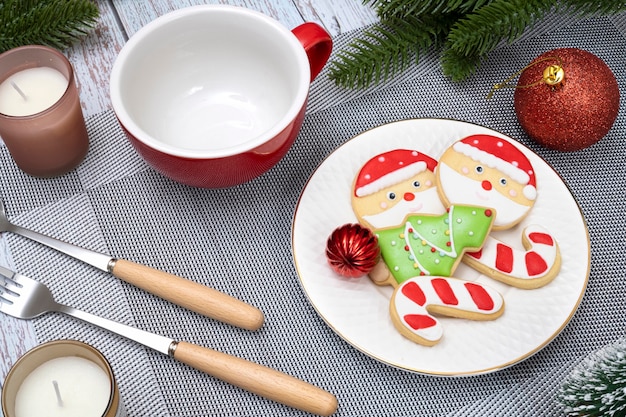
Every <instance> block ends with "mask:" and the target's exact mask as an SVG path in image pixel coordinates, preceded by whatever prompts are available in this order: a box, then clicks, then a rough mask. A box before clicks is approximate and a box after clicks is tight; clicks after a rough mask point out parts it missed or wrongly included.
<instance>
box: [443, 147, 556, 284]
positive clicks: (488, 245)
mask: <svg viewBox="0 0 626 417" xmlns="http://www.w3.org/2000/svg"><path fill="white" fill-rule="evenodd" d="M437 189H438V191H439V194H440V196H441V198H442V199H443V200H444V203H445V204H477V205H484V206H487V207H491V208H494V209H495V211H496V213H497V215H496V219H495V222H494V226H493V228H494V230H503V229H510V228H512V227H514V226H515V225H517V224H519V222H521V221H522V220H523V219H524V218H525V217H526V215H527V214H528V212H529V211H530V210H531V209H532V207H533V206H534V204H535V201H536V199H537V179H536V177H535V172H534V169H533V167H532V164H531V162H530V161H529V160H528V158H527V157H526V155H524V153H523V152H522V151H520V150H519V149H518V148H517V147H516V146H514V145H513V144H512V143H510V142H509V141H507V140H505V139H502V138H498V137H495V136H491V135H472V136H468V137H466V138H464V139H462V140H460V141H458V142H455V143H454V144H453V145H452V146H451V147H449V148H448V149H447V150H446V151H445V152H444V153H443V155H442V156H441V158H440V159H439V164H438V166H437ZM520 240H521V243H522V244H523V248H524V249H523V250H522V249H516V246H519V242H502V241H500V240H498V239H495V238H494V237H489V238H488V239H487V240H486V241H485V243H484V245H483V248H482V250H481V251H480V252H479V253H476V254H467V255H466V256H465V258H464V262H466V263H467V264H468V265H470V266H472V267H473V268H474V269H476V270H478V271H480V272H482V273H483V274H485V275H487V276H490V277H491V278H494V279H496V280H498V281H501V282H504V283H506V284H508V285H511V286H514V287H518V288H524V289H533V288H539V287H542V286H544V285H546V284H548V283H549V282H551V281H552V280H553V279H554V278H555V277H556V276H557V274H558V273H559V270H560V268H561V256H560V252H559V247H558V243H557V241H556V239H555V238H554V237H553V236H552V235H551V234H550V233H549V231H547V230H546V229H545V228H544V227H542V226H540V225H531V226H528V227H527V228H526V230H524V231H523V232H522V236H521V237H520Z"/></svg>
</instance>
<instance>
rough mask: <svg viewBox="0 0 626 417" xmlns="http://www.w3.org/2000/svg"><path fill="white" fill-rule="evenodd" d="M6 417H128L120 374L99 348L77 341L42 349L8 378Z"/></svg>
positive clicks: (31, 353)
mask: <svg viewBox="0 0 626 417" xmlns="http://www.w3.org/2000/svg"><path fill="white" fill-rule="evenodd" d="M0 403H1V404H2V413H0V415H4V416H5V417H42V416H46V417H74V416H80V417H125V416H126V410H125V409H124V405H123V403H122V401H121V398H120V394H119V390H118V389H117V382H116V381H115V375H113V370H112V369H111V366H110V364H109V362H108V361H107V359H106V358H105V357H104V356H103V355H102V353H100V352H99V351H98V350H97V349H96V348H94V347H93V346H90V345H88V344H86V343H83V342H79V341H76V340H55V341H52V342H48V343H44V344H42V345H39V346H37V347H35V348H33V349H31V350H30V351H28V352H27V353H26V354H24V355H23V356H22V357H20V358H19V359H18V361H17V362H16V363H15V364H14V365H13V366H12V367H11V369H10V370H9V373H8V374H7V376H6V378H5V380H4V385H3V387H2V393H1V397H0Z"/></svg>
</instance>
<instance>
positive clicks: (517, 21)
mask: <svg viewBox="0 0 626 417" xmlns="http://www.w3.org/2000/svg"><path fill="white" fill-rule="evenodd" d="M556 2H557V0H553V1H541V0H512V1H510V0H496V1H494V2H492V3H490V4H488V5H486V6H484V7H481V8H480V9H479V10H476V11H475V12H473V13H470V14H467V15H466V16H465V17H464V18H462V19H459V21H458V22H456V24H455V25H454V26H453V27H452V30H450V34H449V35H448V40H447V42H446V46H447V48H448V49H451V50H453V51H455V52H456V53H459V54H462V55H466V56H473V55H484V54H486V53H488V52H491V51H492V50H493V49H495V48H496V46H498V44H499V43H500V42H501V41H502V40H506V41H508V42H512V41H513V40H515V39H517V38H518V37H519V36H521V35H522V33H524V31H525V30H526V29H527V28H528V27H529V26H531V25H533V24H534V23H535V22H536V21H537V20H539V19H540V18H542V17H544V15H545V14H546V13H547V12H549V11H550V10H551V9H552V8H553V6H554V5H555V4H556Z"/></svg>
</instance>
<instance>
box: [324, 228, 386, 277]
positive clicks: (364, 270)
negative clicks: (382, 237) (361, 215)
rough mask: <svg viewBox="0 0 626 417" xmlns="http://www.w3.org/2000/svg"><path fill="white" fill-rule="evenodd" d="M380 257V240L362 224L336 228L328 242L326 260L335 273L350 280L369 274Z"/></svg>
mask: <svg viewBox="0 0 626 417" xmlns="http://www.w3.org/2000/svg"><path fill="white" fill-rule="evenodd" d="M379 257H380V247H379V246H378V239H377V238H376V236H375V235H374V233H372V231H371V230H370V229H368V228H366V227H363V226H361V225H360V224H345V225H343V226H340V227H338V228H336V229H335V230H334V231H333V232H332V233H331V235H330V237H329V238H328V241H327V242H326V259H327V260H328V264H329V265H330V266H331V268H332V269H333V271H335V272H336V273H338V274H339V275H341V276H344V277H348V278H359V277H361V276H363V275H366V274H368V273H369V272H370V271H371V270H372V269H374V267H375V266H376V264H377V263H378V259H379Z"/></svg>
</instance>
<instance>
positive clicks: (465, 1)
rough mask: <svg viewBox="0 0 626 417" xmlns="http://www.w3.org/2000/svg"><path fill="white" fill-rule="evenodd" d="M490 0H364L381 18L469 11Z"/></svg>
mask: <svg viewBox="0 0 626 417" xmlns="http://www.w3.org/2000/svg"><path fill="white" fill-rule="evenodd" d="M490 2H491V0H444V1H435V0H421V1H406V0H372V1H367V0H366V1H364V4H368V3H370V5H372V6H373V7H375V8H376V12H377V14H378V16H379V17H380V18H381V19H389V18H392V17H399V18H403V17H406V16H418V17H419V16H426V15H436V14H448V13H456V12H460V13H469V12H471V11H473V10H476V9H478V8H480V7H482V6H484V5H485V4H488V3H490Z"/></svg>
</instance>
